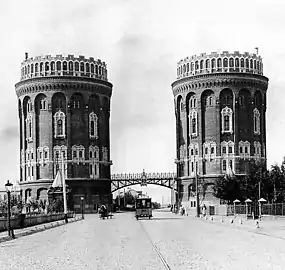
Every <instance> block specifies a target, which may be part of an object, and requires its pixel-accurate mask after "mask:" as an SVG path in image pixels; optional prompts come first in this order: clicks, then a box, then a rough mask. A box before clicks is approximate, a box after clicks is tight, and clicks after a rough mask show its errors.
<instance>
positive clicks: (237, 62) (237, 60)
mask: <svg viewBox="0 0 285 270" xmlns="http://www.w3.org/2000/svg"><path fill="white" fill-rule="evenodd" d="M235 64H236V67H239V59H238V58H236V59H235Z"/></svg>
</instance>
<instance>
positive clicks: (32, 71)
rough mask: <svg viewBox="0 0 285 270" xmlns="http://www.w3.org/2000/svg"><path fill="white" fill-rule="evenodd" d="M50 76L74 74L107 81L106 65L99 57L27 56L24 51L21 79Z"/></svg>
mask: <svg viewBox="0 0 285 270" xmlns="http://www.w3.org/2000/svg"><path fill="white" fill-rule="evenodd" d="M50 76H74V77H85V78H95V79H99V80H103V81H108V77H107V65H106V63H105V62H103V61H101V60H100V59H94V58H93V57H90V58H88V59H87V58H85V57H84V56H78V57H76V56H74V55H71V54H70V55H68V56H63V55H61V54H59V55H56V56H51V55H44V56H36V57H30V58H28V54H27V53H26V59H25V60H24V61H23V62H22V63H21V79H20V80H21V81H23V80H27V79H31V78H36V77H50Z"/></svg>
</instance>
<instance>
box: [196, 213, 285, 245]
mask: <svg viewBox="0 0 285 270" xmlns="http://www.w3.org/2000/svg"><path fill="white" fill-rule="evenodd" d="M192 218H196V217H192ZM200 219H201V220H202V221H204V222H209V223H212V224H219V225H221V226H227V227H232V228H235V229H239V230H244V231H248V232H253V233H258V234H263V235H267V236H271V237H276V238H280V239H284V240H285V219H284V218H274V219H273V218H261V220H259V219H255V220H253V219H248V220H247V219H245V218H244V217H241V216H236V217H234V216H206V218H200Z"/></svg>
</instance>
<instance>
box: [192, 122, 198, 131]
mask: <svg viewBox="0 0 285 270" xmlns="http://www.w3.org/2000/svg"><path fill="white" fill-rule="evenodd" d="M192 131H193V133H197V122H196V118H193V119H192Z"/></svg>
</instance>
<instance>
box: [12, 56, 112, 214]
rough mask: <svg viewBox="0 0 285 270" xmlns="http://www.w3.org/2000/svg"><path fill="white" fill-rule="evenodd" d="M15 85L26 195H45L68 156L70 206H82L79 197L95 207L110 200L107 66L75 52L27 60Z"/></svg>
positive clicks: (23, 184)
mask: <svg viewBox="0 0 285 270" xmlns="http://www.w3.org/2000/svg"><path fill="white" fill-rule="evenodd" d="M36 67H37V68H36ZM15 87H16V94H17V96H18V106H19V120H20V121H19V124H20V156H21V157H20V186H21V193H22V196H23V197H24V198H25V199H27V198H28V197H29V196H33V197H35V198H37V199H46V198H47V190H48V188H49V187H50V185H51V183H52V182H53V180H54V178H55V176H56V172H57V169H58V167H57V166H59V165H60V164H61V163H60V159H61V158H60V157H61V155H63V156H64V160H65V161H64V164H65V165H64V166H65V173H66V182H67V185H68V186H69V187H70V188H71V194H69V206H70V207H71V208H74V207H75V208H76V207H77V208H78V206H79V205H78V204H79V203H80V200H79V202H78V198H79V197H80V196H84V198H85V206H86V208H87V209H90V211H91V210H92V209H94V205H95V204H101V203H102V202H103V201H104V200H105V203H106V202H107V201H106V198H108V203H109V202H110V201H111V182H110V166H111V164H112V162H111V161H110V136H109V132H110V131H109V120H110V101H111V95H112V84H111V83H109V82H108V80H107V68H106V64H105V63H104V62H102V61H101V60H94V58H89V59H85V58H84V57H82V56H79V57H78V58H76V57H74V56H72V55H69V56H68V57H63V56H61V55H57V56H55V57H51V56H43V57H35V58H26V59H25V60H24V61H23V63H22V67H21V80H20V82H19V83H17V84H16V86H15ZM92 114H93V116H94V117H95V118H94V119H95V120H94V119H93V118H92V117H93V116H91V115H92ZM91 118H92V119H93V120H92V119H91ZM93 133H94V134H93ZM74 147H75V148H74ZM90 147H91V148H92V147H93V148H92V149H96V150H95V152H96V153H95V154H94V153H91V152H90V149H91V148H90ZM92 151H93V150H92ZM75 152H76V153H75Z"/></svg>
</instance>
